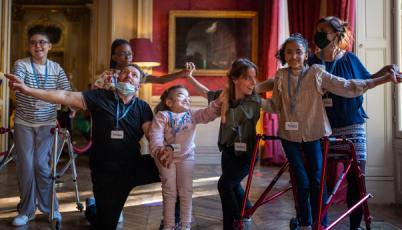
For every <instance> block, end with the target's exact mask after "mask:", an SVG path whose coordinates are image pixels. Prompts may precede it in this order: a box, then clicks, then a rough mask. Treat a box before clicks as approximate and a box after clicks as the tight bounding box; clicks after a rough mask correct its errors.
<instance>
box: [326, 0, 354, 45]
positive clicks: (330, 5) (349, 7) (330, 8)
mask: <svg viewBox="0 0 402 230" xmlns="http://www.w3.org/2000/svg"><path fill="white" fill-rule="evenodd" d="M327 15H333V16H337V17H338V18H340V19H341V20H344V21H347V22H348V23H349V27H350V29H351V31H352V34H353V35H354V34H355V33H354V32H355V23H356V0H333V1H327ZM349 47H350V50H352V48H353V44H350V46H349Z"/></svg>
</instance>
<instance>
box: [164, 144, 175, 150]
mask: <svg viewBox="0 0 402 230" xmlns="http://www.w3.org/2000/svg"><path fill="white" fill-rule="evenodd" d="M165 147H168V148H170V149H171V150H172V152H174V148H173V145H170V144H169V145H165Z"/></svg>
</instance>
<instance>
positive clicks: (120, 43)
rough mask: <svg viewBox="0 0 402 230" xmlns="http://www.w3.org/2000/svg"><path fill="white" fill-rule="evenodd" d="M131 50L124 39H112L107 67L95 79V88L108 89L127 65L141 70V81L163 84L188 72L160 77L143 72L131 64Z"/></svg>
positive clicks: (183, 71) (113, 84) (184, 70)
mask: <svg viewBox="0 0 402 230" xmlns="http://www.w3.org/2000/svg"><path fill="white" fill-rule="evenodd" d="M133 55H135V54H133V51H132V50H131V46H130V43H129V42H128V41H127V40H125V39H116V40H114V41H113V43H112V46H111V51H110V65H109V69H108V70H105V71H104V72H103V73H102V74H101V75H100V76H99V77H98V79H97V80H95V82H94V87H95V88H105V89H110V88H113V87H114V86H115V83H116V76H118V74H119V73H120V71H121V70H122V69H124V68H125V67H127V66H129V65H134V66H135V67H136V68H137V69H139V70H140V71H141V83H156V84H163V83H166V82H170V81H174V80H176V79H177V78H180V77H185V76H186V75H187V73H188V71H187V70H186V69H183V70H181V71H178V72H175V73H172V74H167V75H163V76H160V77H157V76H153V75H148V74H145V73H144V72H143V71H142V70H141V68H140V67H139V66H137V65H135V64H133Z"/></svg>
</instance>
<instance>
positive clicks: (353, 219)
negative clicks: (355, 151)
mask: <svg viewBox="0 0 402 230" xmlns="http://www.w3.org/2000/svg"><path fill="white" fill-rule="evenodd" d="M359 166H360V171H361V173H362V174H363V175H364V174H365V171H366V161H365V160H361V161H359ZM355 177H356V175H355V173H354V171H353V170H350V171H349V173H348V175H347V176H346V179H347V180H348V188H347V197H346V202H347V204H348V208H351V207H352V206H353V205H355V204H356V203H357V202H358V201H359V200H360V197H359V196H360V194H359V184H358V183H357V181H356V178H355ZM363 179H364V177H363ZM364 184H365V183H364ZM362 217H363V208H362V206H361V205H360V206H359V207H358V208H356V209H355V210H354V211H353V212H352V213H351V214H350V216H349V219H350V229H353V230H354V229H356V228H358V227H359V226H360V223H361V221H362Z"/></svg>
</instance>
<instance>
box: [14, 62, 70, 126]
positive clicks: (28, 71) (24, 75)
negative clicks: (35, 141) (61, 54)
mask: <svg viewBox="0 0 402 230" xmlns="http://www.w3.org/2000/svg"><path fill="white" fill-rule="evenodd" d="M33 66H34V68H35V70H33V69H32V64H31V58H29V57H28V58H24V59H19V60H17V61H16V62H15V64H14V69H13V73H14V74H15V75H16V76H17V77H18V78H19V79H21V80H23V81H24V83H25V85H27V86H28V87H31V88H40V89H63V90H71V85H70V82H69V81H68V79H67V76H66V73H65V72H64V70H63V69H62V68H61V67H60V65H59V64H58V63H56V62H54V61H51V60H49V59H48V60H47V62H46V64H33ZM46 68H47V79H46ZM34 71H35V72H34ZM16 105H17V108H16V113H15V123H16V124H21V125H26V126H30V127H38V126H42V125H54V124H56V116H57V113H56V112H57V111H56V109H57V108H56V107H57V105H56V104H51V103H47V102H44V101H41V100H38V99H36V98H33V97H31V96H27V95H24V94H22V93H19V92H17V93H16Z"/></svg>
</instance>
